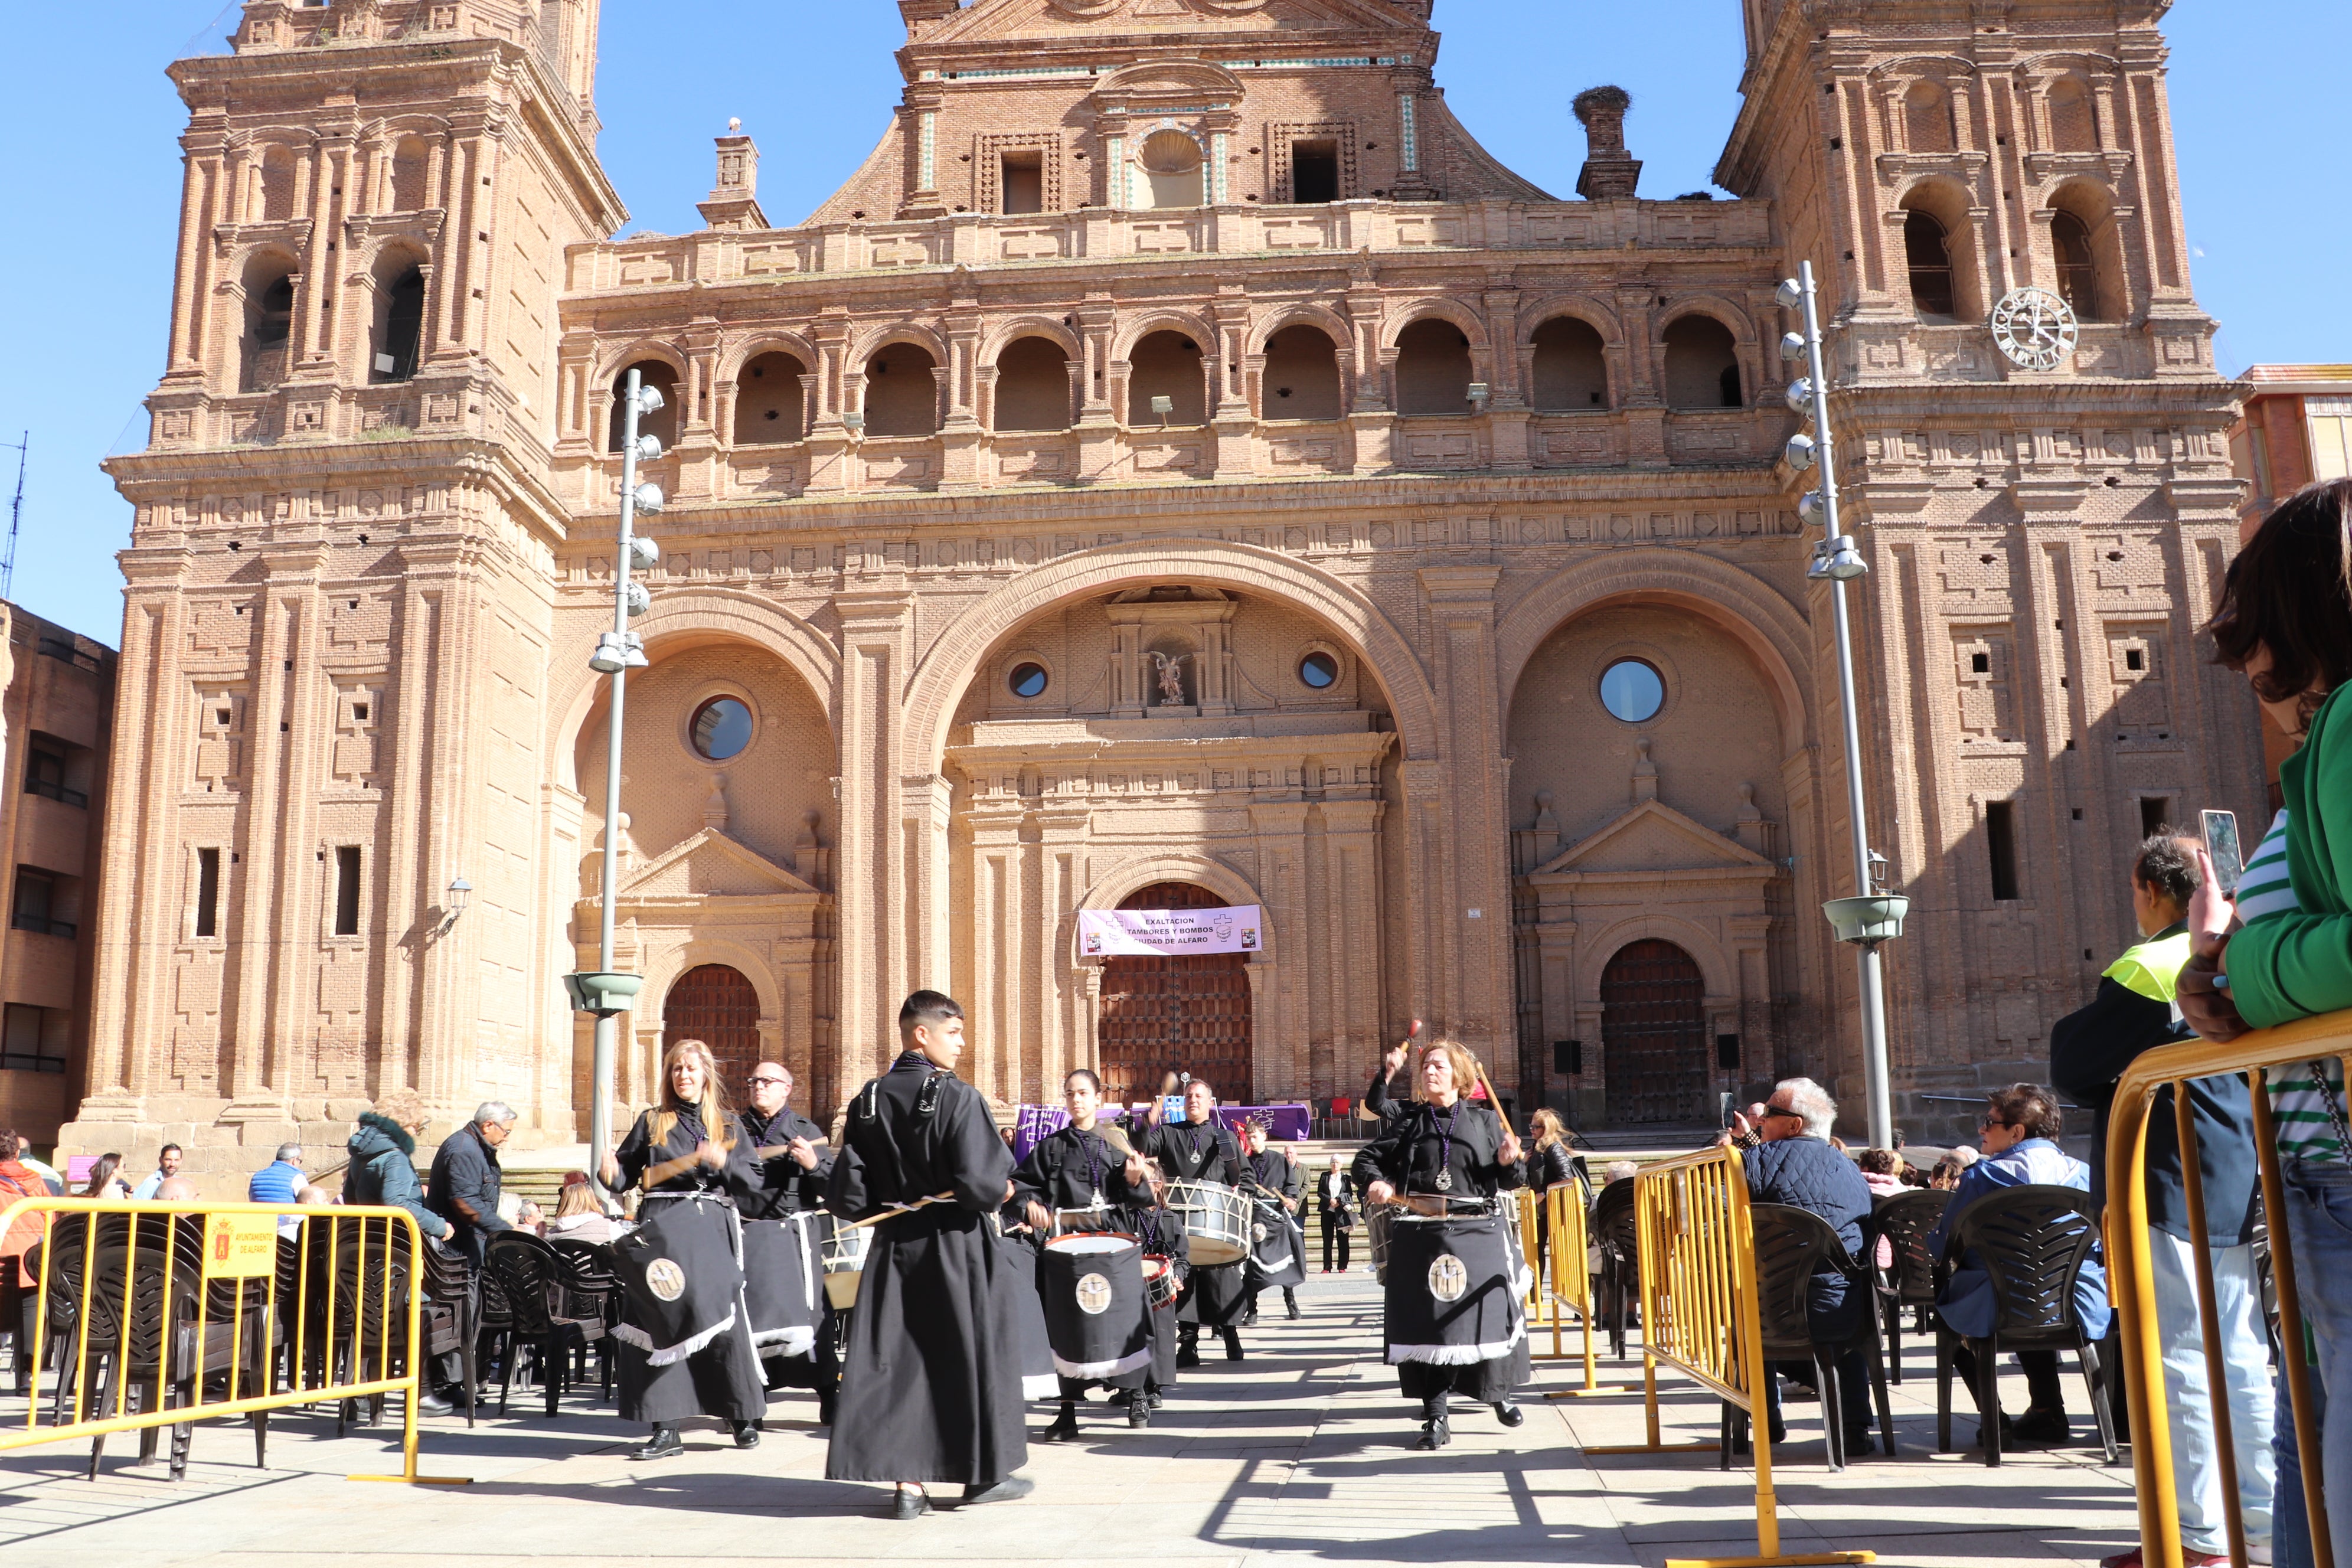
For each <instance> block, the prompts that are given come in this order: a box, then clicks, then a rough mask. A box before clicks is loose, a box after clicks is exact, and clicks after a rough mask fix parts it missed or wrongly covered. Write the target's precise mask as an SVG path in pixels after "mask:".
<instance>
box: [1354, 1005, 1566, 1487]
mask: <svg viewBox="0 0 2352 1568" xmlns="http://www.w3.org/2000/svg"><path fill="white" fill-rule="evenodd" d="M1417 1077H1418V1080H1419V1088H1420V1089H1421V1093H1422V1099H1421V1100H1420V1102H1419V1103H1418V1104H1416V1105H1413V1106H1412V1107H1411V1108H1410V1109H1408V1110H1403V1111H1402V1113H1400V1114H1399V1115H1397V1116H1396V1117H1395V1118H1394V1119H1393V1120H1392V1121H1390V1122H1389V1123H1388V1125H1386V1126H1385V1127H1383V1128H1381V1132H1380V1136H1378V1137H1377V1138H1375V1139H1373V1140H1372V1141H1371V1142H1370V1143H1368V1144H1366V1145H1365V1146H1364V1147H1363V1148H1362V1149H1361V1150H1360V1151H1359V1152H1357V1155H1356V1163H1355V1172H1354V1173H1355V1178H1356V1181H1357V1183H1358V1184H1359V1185H1360V1186H1361V1187H1362V1188H1363V1192H1364V1201H1365V1202H1366V1203H1367V1204H1402V1205H1405V1206H1407V1207H1410V1208H1412V1209H1413V1210H1414V1211H1415V1212H1416V1213H1420V1214H1423V1215H1443V1214H1444V1213H1446V1212H1448V1211H1449V1210H1450V1209H1453V1208H1456V1207H1462V1206H1465V1205H1467V1204H1468V1203H1470V1202H1471V1201H1474V1200H1477V1199H1491V1198H1492V1197H1494V1195H1495V1194H1496V1193H1498V1192H1501V1191H1504V1190H1505V1189H1507V1188H1513V1187H1522V1186H1525V1185H1526V1184H1527V1171H1526V1168H1525V1166H1524V1164H1523V1163H1522V1161H1523V1159H1524V1157H1525V1155H1524V1151H1523V1150H1522V1149H1521V1148H1520V1147H1519V1141H1518V1139H1517V1138H1516V1137H1515V1136H1513V1135H1512V1134H1511V1133H1510V1132H1509V1131H1507V1130H1506V1129H1505V1127H1504V1126H1503V1120H1502V1118H1501V1116H1500V1115H1498V1114H1497V1113H1496V1110H1494V1109H1493V1108H1492V1107H1491V1106H1487V1105H1485V1104H1474V1103H1472V1102H1471V1101H1470V1100H1469V1099H1468V1098H1467V1093H1468V1090H1469V1089H1471V1088H1472V1087H1473V1086H1474V1085H1475V1084H1476V1083H1477V1082H1478V1064H1477V1061H1476V1058H1473V1057H1472V1056H1471V1054H1470V1053H1469V1051H1468V1050H1466V1049H1465V1048H1464V1047H1463V1046H1462V1045H1461V1044H1460V1043H1459V1042H1458V1041H1455V1040H1453V1039H1451V1038H1448V1037H1444V1036H1440V1037H1438V1038H1436V1039H1433V1040H1432V1041H1430V1042H1429V1043H1428V1044H1426V1045H1424V1046H1423V1047H1421V1048H1420V1052H1419V1055H1418V1072H1417ZM1529 1370H1530V1369H1529V1364H1528V1345H1527V1336H1526V1335H1525V1334H1524V1333H1521V1334H1519V1335H1517V1338H1516V1340H1515V1341H1514V1342H1513V1343H1512V1344H1511V1346H1510V1347H1509V1348H1508V1349H1507V1351H1506V1352H1504V1353H1502V1354H1500V1355H1496V1356H1494V1357H1492V1358H1490V1359H1486V1360H1481V1361H1475V1362H1470V1363H1466V1364H1432V1363H1425V1362H1417V1361H1406V1362H1402V1363H1399V1364H1398V1366H1397V1378H1398V1381H1399V1382H1400V1383H1401V1384H1402V1386H1403V1389H1404V1393H1405V1395H1406V1397H1408V1398H1415V1399H1419V1400H1420V1401H1421V1402H1422V1435H1421V1441H1420V1443H1419V1445H1418V1446H1419V1447H1423V1448H1439V1447H1444V1445H1445V1444H1446V1443H1448V1442H1449V1441H1451V1440H1452V1433H1451V1432H1450V1431H1449V1430H1448V1428H1447V1425H1446V1408H1445V1402H1446V1397H1447V1395H1449V1394H1465V1395H1466V1396H1468V1397H1470V1398H1473V1399H1475V1400H1477V1401H1478V1402H1479V1403H1481V1404H1483V1405H1493V1406H1494V1409H1495V1415H1496V1417H1497V1418H1498V1419H1499V1420H1500V1421H1501V1422H1502V1423H1503V1425H1504V1426H1518V1425H1519V1424H1520V1423H1521V1422H1522V1421H1524V1420H1526V1419H1527V1417H1526V1416H1525V1415H1522V1414H1521V1412H1520V1410H1519V1407H1518V1406H1517V1405H1516V1404H1514V1403H1513V1402H1512V1399H1511V1395H1512V1394H1513V1393H1514V1392H1515V1391H1516V1390H1517V1387H1518V1385H1519V1384H1521V1383H1524V1382H1525V1381H1527V1378H1528V1373H1529Z"/></svg>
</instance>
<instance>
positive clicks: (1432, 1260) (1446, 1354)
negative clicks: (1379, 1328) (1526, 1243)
mask: <svg viewBox="0 0 2352 1568" xmlns="http://www.w3.org/2000/svg"><path fill="white" fill-rule="evenodd" d="M1520 1268H1521V1265H1520V1263H1519V1259H1518V1258H1517V1257H1516V1256H1515V1255H1514V1247H1513V1240H1512V1237H1511V1233H1510V1229H1509V1227H1508V1226H1507V1225H1506V1224H1505V1223H1504V1220H1503V1218H1502V1216H1501V1215H1500V1214H1499V1213H1498V1212H1496V1210H1495V1209H1493V1208H1491V1207H1490V1208H1486V1210H1484V1211H1483V1212H1476V1213H1466V1214H1450V1215H1442V1216H1435V1217H1433V1216H1428V1215H1417V1214H1412V1213H1407V1212H1398V1213H1396V1214H1394V1215H1392V1216H1391V1221H1390V1225H1389V1244H1388V1262H1387V1272H1386V1275H1385V1278H1384V1279H1383V1281H1382V1289H1383V1293H1384V1296H1385V1300H1386V1303H1387V1309H1388V1310H1387V1325H1386V1336H1385V1337H1386V1340H1387V1349H1388V1362H1389V1364H1390V1365H1391V1366H1402V1365H1405V1364H1408V1363H1421V1364H1423V1365H1430V1366H1469V1365H1472V1364H1474V1363H1479V1362H1491V1361H1501V1360H1506V1359H1518V1360H1524V1359H1525V1349H1524V1347H1525V1345H1526V1342H1527V1314H1526V1310H1525V1309H1524V1307H1523V1306H1522V1305H1521V1301H1520V1292H1519V1289H1518V1285H1519V1278H1520ZM1515 1352H1516V1354H1515Z"/></svg>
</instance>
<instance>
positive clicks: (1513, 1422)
mask: <svg viewBox="0 0 2352 1568" xmlns="http://www.w3.org/2000/svg"><path fill="white" fill-rule="evenodd" d="M1495 1419H1496V1420H1497V1421H1500V1422H1501V1423H1502V1424H1503V1425H1504V1426H1526V1425H1527V1424H1528V1413H1527V1412H1526V1411H1524V1410H1522V1409H1520V1408H1519V1407H1518V1406H1517V1405H1514V1404H1512V1403H1511V1402H1510V1401H1509V1400H1507V1399H1497V1400H1496V1401H1495Z"/></svg>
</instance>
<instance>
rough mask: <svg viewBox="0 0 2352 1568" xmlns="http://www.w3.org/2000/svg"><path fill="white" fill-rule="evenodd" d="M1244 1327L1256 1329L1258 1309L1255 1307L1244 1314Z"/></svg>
mask: <svg viewBox="0 0 2352 1568" xmlns="http://www.w3.org/2000/svg"><path fill="white" fill-rule="evenodd" d="M1242 1327H1243V1328H1245V1329H1254V1328H1256V1327H1257V1309H1256V1308H1255V1307H1252V1308H1251V1309H1250V1310H1248V1311H1246V1312H1244V1313H1243V1314H1242Z"/></svg>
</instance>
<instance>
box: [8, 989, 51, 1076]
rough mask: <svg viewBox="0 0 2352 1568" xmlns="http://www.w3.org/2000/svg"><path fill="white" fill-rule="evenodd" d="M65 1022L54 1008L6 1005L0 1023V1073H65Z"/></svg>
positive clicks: (12, 1003)
mask: <svg viewBox="0 0 2352 1568" xmlns="http://www.w3.org/2000/svg"><path fill="white" fill-rule="evenodd" d="M65 1023H66V1015H65V1014H64V1013H62V1012H60V1011H58V1009H57V1008H54V1007H28V1006H26V1005H24V1004H22V1003H19V1002H11V1003H9V1004H8V1007H7V1013H6V1016H5V1020H0V1072H58V1073H61V1072H63V1071H65V1070H66V1058H65V1038H64V1036H65Z"/></svg>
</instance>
